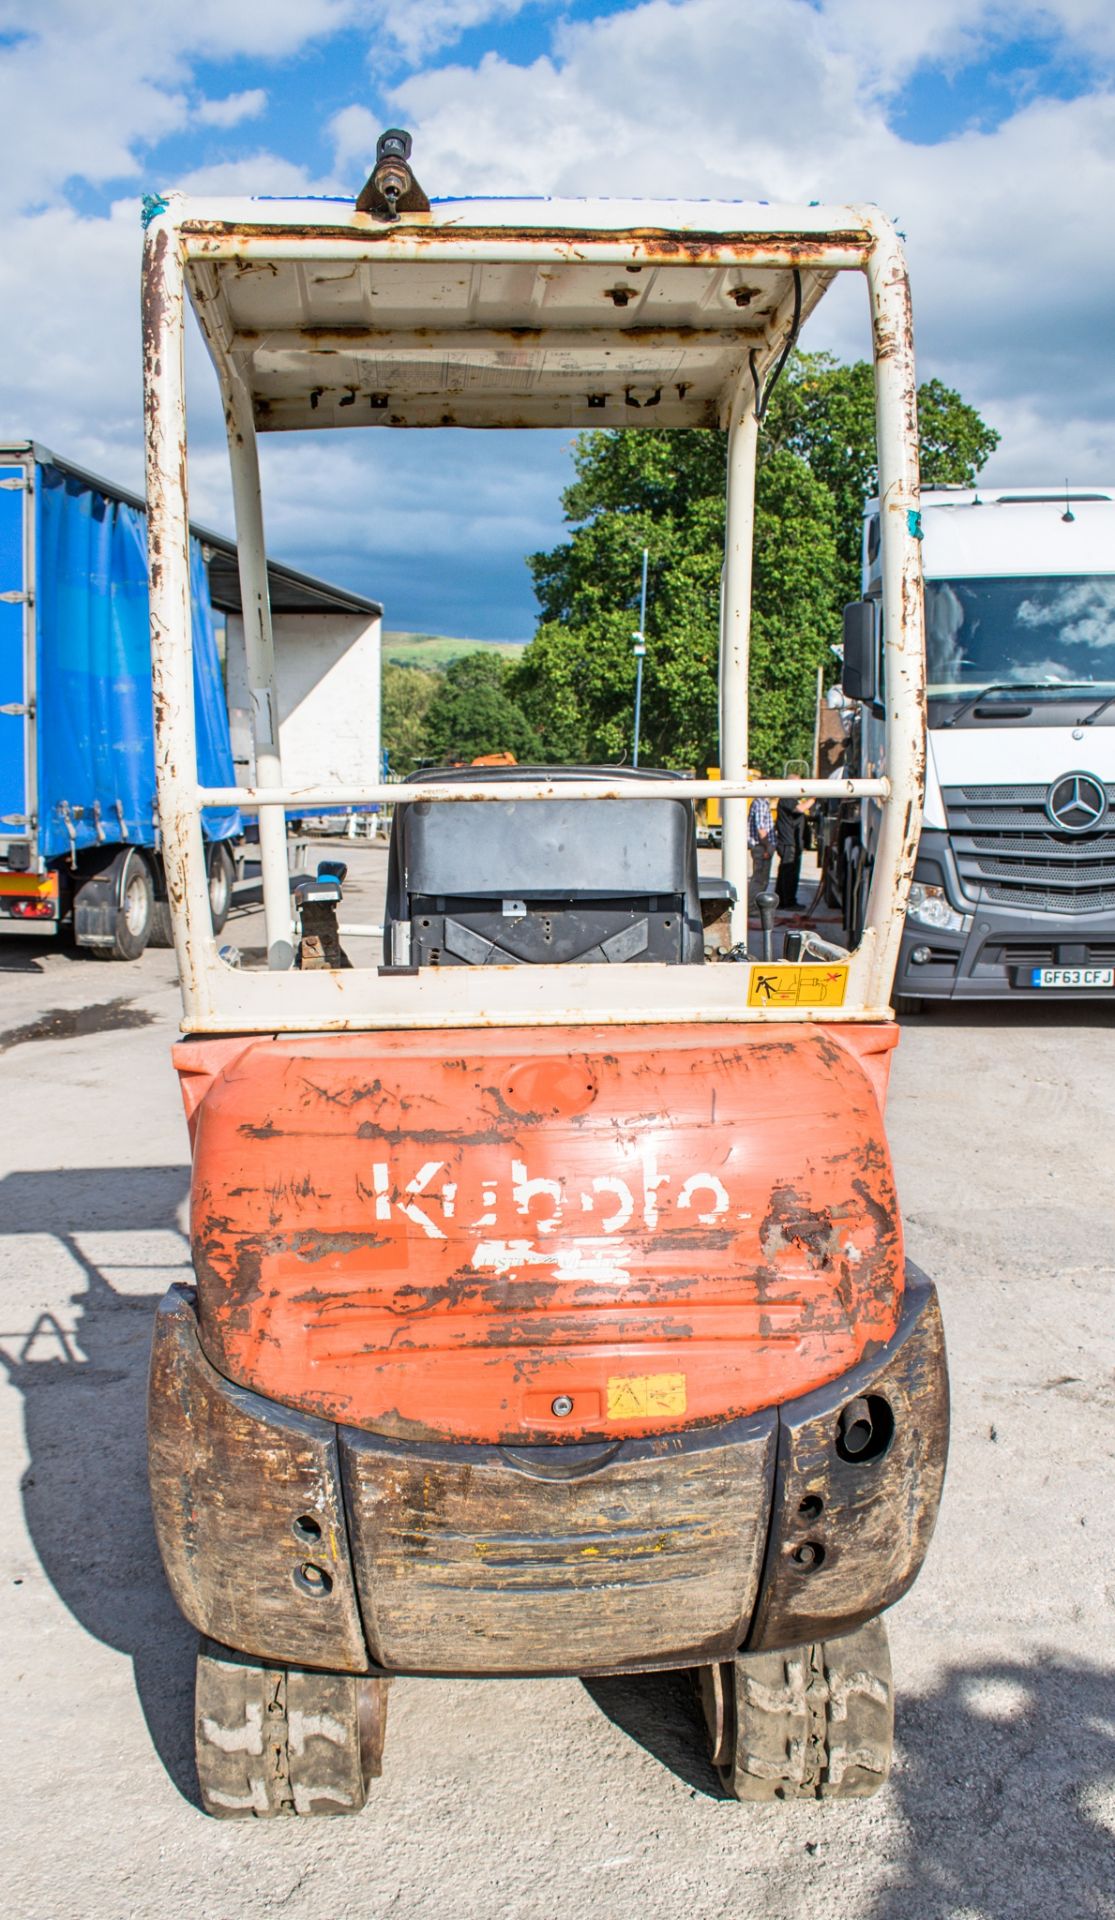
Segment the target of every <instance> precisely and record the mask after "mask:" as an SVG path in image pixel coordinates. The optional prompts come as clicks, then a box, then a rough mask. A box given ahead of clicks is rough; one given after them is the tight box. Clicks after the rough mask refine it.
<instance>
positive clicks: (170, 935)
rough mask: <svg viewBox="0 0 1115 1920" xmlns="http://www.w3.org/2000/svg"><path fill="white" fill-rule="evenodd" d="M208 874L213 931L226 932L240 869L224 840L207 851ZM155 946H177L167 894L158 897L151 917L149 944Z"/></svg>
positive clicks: (217, 841)
mask: <svg viewBox="0 0 1115 1920" xmlns="http://www.w3.org/2000/svg"><path fill="white" fill-rule="evenodd" d="M205 869H206V876H207V879H208V884H209V911H210V914H211V915H212V919H213V932H214V933H223V932H224V926H225V921H226V920H227V919H228V916H229V913H230V911H231V909H232V885H233V881H234V879H235V877H236V869H235V867H234V866H233V864H232V855H231V854H230V853H229V850H228V848H227V847H226V846H225V843H224V841H223V840H216V841H214V843H213V845H212V846H211V847H209V848H208V849H207V850H206V860H205ZM147 944H148V945H149V946H152V947H172V946H173V945H174V927H173V924H172V922H171V918H170V901H169V900H167V899H166V898H165V896H164V897H163V898H162V899H160V898H159V897H158V895H156V897H155V907H154V912H153V913H152V916H151V938H150V940H149V941H148V943H147Z"/></svg>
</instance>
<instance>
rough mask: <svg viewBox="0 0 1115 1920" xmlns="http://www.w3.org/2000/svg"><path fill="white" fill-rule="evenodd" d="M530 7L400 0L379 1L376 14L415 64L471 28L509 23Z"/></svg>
mask: <svg viewBox="0 0 1115 1920" xmlns="http://www.w3.org/2000/svg"><path fill="white" fill-rule="evenodd" d="M531 4H532V0H409V4H408V5H405V6H399V5H398V4H397V0H379V3H378V4H376V6H375V8H374V12H375V18H376V24H377V26H378V27H379V29H380V30H381V32H382V33H385V34H386V35H387V36H388V38H389V39H390V40H391V41H392V42H393V43H394V45H395V46H396V47H397V48H398V49H399V51H400V53H401V54H402V55H403V56H404V57H405V58H406V59H407V60H408V61H411V62H412V63H414V62H417V61H419V60H424V59H426V58H428V57H429V55H430V54H431V53H436V52H438V50H439V49H440V48H442V47H447V46H451V45H452V44H453V42H454V41H455V40H459V39H460V37H461V35H462V33H467V32H468V30H469V28H470V27H480V26H484V25H485V24H486V23H487V22H488V21H489V20H492V21H495V20H509V19H511V18H512V16H513V15H514V14H517V13H521V12H522V11H523V9H524V7H526V6H529V5H531Z"/></svg>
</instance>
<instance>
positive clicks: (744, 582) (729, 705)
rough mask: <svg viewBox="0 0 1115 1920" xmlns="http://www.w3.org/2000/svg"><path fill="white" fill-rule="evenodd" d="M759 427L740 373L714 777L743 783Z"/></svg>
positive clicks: (730, 807) (742, 869)
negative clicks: (716, 774)
mask: <svg viewBox="0 0 1115 1920" xmlns="http://www.w3.org/2000/svg"><path fill="white" fill-rule="evenodd" d="M758 446H759V423H758V421H757V419H756V418H755V408H754V396H753V394H752V392H751V390H750V375H749V374H748V373H747V372H746V371H745V372H744V373H743V375H742V376H741V379H740V385H739V388H738V389H737V392H736V394H735V397H734V400H733V404H732V410H731V415H730V418H729V423H728V480H727V488H728V491H727V501H726V505H725V526H724V585H723V589H722V598H721V610H720V775H721V779H722V780H726V781H728V780H745V779H746V778H747V728H748V709H747V674H748V658H749V652H750V642H751V573H752V551H753V544H754V531H755V463H756V456H757V453H758ZM749 804H750V803H749V802H747V801H741V800H725V801H724V802H723V804H722V807H721V818H722V821H723V825H722V828H721V832H722V835H723V859H722V868H723V874H724V878H725V879H726V880H730V881H731V882H732V884H733V886H734V887H735V889H736V901H735V905H734V906H733V907H732V909H731V921H730V925H731V939H732V945H733V946H736V945H739V944H740V943H741V942H742V943H746V940H747V881H748V871H747V868H748V859H747V816H748V809H749Z"/></svg>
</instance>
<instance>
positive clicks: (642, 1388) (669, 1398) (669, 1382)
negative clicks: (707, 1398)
mask: <svg viewBox="0 0 1115 1920" xmlns="http://www.w3.org/2000/svg"><path fill="white" fill-rule="evenodd" d="M685 1406H686V1398H685V1375H684V1373H636V1374H626V1373H617V1374H612V1375H611V1377H610V1378H609V1381H608V1418H609V1420H648V1419H649V1420H654V1419H658V1418H661V1416H662V1415H664V1414H666V1415H674V1414H679V1413H684V1412H685Z"/></svg>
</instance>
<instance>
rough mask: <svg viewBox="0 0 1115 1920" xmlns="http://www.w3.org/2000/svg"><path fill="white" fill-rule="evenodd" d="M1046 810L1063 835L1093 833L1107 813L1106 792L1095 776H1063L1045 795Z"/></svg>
mask: <svg viewBox="0 0 1115 1920" xmlns="http://www.w3.org/2000/svg"><path fill="white" fill-rule="evenodd" d="M1045 811H1046V813H1047V814H1048V815H1049V818H1050V819H1051V820H1052V822H1053V825H1054V826H1055V827H1060V829H1061V831H1062V833H1091V832H1093V831H1094V829H1095V828H1096V827H1098V826H1099V825H1100V822H1101V821H1102V820H1103V817H1104V815H1105V813H1106V812H1107V789H1106V787H1105V786H1104V785H1103V784H1102V782H1101V781H1099V780H1097V779H1096V777H1095V774H1094V773H1063V774H1062V775H1061V778H1060V779H1059V780H1055V781H1054V782H1053V785H1052V786H1051V787H1050V789H1049V792H1048V793H1047V795H1046V798H1045Z"/></svg>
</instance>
